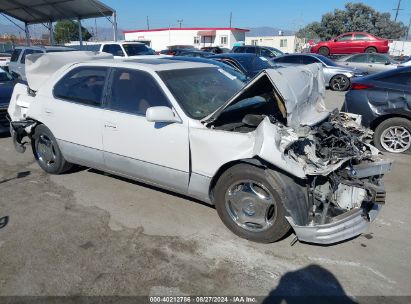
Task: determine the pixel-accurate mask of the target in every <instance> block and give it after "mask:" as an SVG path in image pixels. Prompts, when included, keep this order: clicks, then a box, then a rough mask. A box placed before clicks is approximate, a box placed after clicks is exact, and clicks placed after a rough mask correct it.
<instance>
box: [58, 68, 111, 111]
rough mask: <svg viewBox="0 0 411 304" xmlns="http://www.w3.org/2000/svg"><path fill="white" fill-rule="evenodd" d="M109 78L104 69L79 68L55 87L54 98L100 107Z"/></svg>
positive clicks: (68, 74)
mask: <svg viewBox="0 0 411 304" xmlns="http://www.w3.org/2000/svg"><path fill="white" fill-rule="evenodd" d="M106 76H107V68H104V67H79V68H75V69H73V70H71V71H70V72H69V73H67V74H66V75H65V76H64V77H63V78H62V79H61V80H60V81H59V82H57V84H56V85H55V86H54V90H53V93H54V96H55V97H58V98H61V99H64V100H68V101H73V102H76V103H80V104H84V105H89V106H94V107H100V106H101V103H102V97H103V89H104V84H105V81H106Z"/></svg>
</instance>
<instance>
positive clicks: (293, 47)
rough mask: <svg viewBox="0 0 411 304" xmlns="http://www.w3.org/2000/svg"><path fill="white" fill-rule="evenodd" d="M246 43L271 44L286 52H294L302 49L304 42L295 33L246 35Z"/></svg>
mask: <svg viewBox="0 0 411 304" xmlns="http://www.w3.org/2000/svg"><path fill="white" fill-rule="evenodd" d="M245 44H247V45H259V46H270V47H274V48H276V49H279V50H280V51H282V52H284V53H294V52H298V51H301V49H302V46H303V44H304V42H303V40H302V39H299V38H297V37H296V36H294V35H291V36H282V35H279V36H261V37H246V38H245Z"/></svg>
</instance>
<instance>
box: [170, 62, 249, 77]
mask: <svg viewBox="0 0 411 304" xmlns="http://www.w3.org/2000/svg"><path fill="white" fill-rule="evenodd" d="M163 59H165V60H179V61H189V62H203V63H209V64H214V65H217V66H219V67H220V68H222V69H223V70H224V71H226V72H228V73H230V74H231V75H233V76H236V77H237V78H238V79H239V80H241V81H242V82H247V81H248V77H247V76H246V75H244V74H243V73H241V72H240V71H238V69H235V68H233V67H232V66H231V65H229V64H226V63H224V62H221V61H218V60H213V59H209V58H204V57H186V56H174V57H167V58H163Z"/></svg>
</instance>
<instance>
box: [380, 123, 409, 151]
mask: <svg viewBox="0 0 411 304" xmlns="http://www.w3.org/2000/svg"><path fill="white" fill-rule="evenodd" d="M395 128H398V129H397V130H403V131H405V132H406V134H405V135H407V134H408V135H409V136H410V135H411V121H410V120H408V119H406V118H402V117H393V118H389V119H386V120H384V121H383V122H381V123H380V124H379V125H378V126H377V128H376V129H375V132H374V139H373V141H374V145H375V147H377V148H378V149H379V150H380V151H386V152H391V153H411V144H409V142H410V140H411V138H410V137H408V141H407V140H404V142H407V143H408V144H407V145H404V147H403V149H399V146H400V144H398V145H394V147H393V148H391V149H390V147H389V144H390V143H392V142H389V141H388V142H387V141H385V142H382V140H383V138H385V135H386V134H387V135H388V136H389V134H388V133H389V132H390V130H392V131H393V132H394V130H396V129H395ZM394 133H398V134H400V132H394ZM401 133H402V131H401ZM407 146H408V148H407Z"/></svg>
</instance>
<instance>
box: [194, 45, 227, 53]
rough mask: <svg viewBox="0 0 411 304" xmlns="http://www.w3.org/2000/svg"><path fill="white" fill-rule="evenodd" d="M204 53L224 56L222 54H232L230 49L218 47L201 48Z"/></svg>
mask: <svg viewBox="0 0 411 304" xmlns="http://www.w3.org/2000/svg"><path fill="white" fill-rule="evenodd" d="M201 50H202V51H204V52H209V53H213V54H222V53H230V51H231V50H230V49H227V48H220V47H218V46H205V47H202V48H201Z"/></svg>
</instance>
